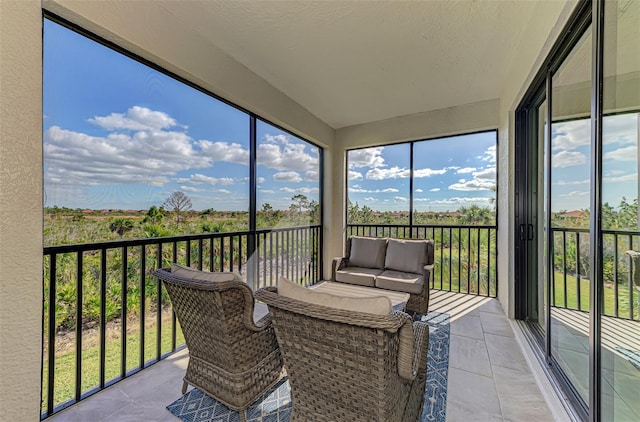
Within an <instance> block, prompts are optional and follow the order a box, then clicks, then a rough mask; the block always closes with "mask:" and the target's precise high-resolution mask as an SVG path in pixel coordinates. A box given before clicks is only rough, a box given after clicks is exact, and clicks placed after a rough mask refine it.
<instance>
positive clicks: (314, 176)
mask: <svg viewBox="0 0 640 422" xmlns="http://www.w3.org/2000/svg"><path fill="white" fill-rule="evenodd" d="M304 180H306V181H307V182H317V181H318V171H317V170H307V171H305V172H304Z"/></svg>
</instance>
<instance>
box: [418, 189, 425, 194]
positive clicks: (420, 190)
mask: <svg viewBox="0 0 640 422" xmlns="http://www.w3.org/2000/svg"><path fill="white" fill-rule="evenodd" d="M416 192H418V193H421V192H424V191H423V190H422V189H416Z"/></svg>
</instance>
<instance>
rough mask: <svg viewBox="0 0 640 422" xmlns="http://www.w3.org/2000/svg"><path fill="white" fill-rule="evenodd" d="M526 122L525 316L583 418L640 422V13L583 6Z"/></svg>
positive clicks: (519, 274)
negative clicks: (638, 421) (639, 200)
mask: <svg viewBox="0 0 640 422" xmlns="http://www.w3.org/2000/svg"><path fill="white" fill-rule="evenodd" d="M516 118H517V122H516V125H517V128H518V131H517V136H516V175H517V177H518V180H517V183H516V221H515V223H516V227H518V232H519V233H518V234H519V238H517V239H516V257H515V265H516V298H517V304H518V305H517V309H516V315H517V316H518V318H520V319H523V320H526V321H528V322H529V326H530V327H531V328H532V330H531V332H532V333H535V334H536V336H535V337H537V338H538V340H539V346H540V350H541V351H542V352H543V353H544V356H545V357H546V361H547V363H548V364H549V367H550V369H551V373H552V374H553V375H554V377H555V378H556V379H557V380H558V384H559V385H560V386H562V388H563V389H564V391H565V395H566V397H568V398H569V399H570V400H569V401H570V402H571V403H573V405H574V406H573V408H574V410H576V413H577V415H578V416H581V417H583V418H585V419H589V420H591V421H637V420H640V212H639V210H638V197H639V196H640V178H639V177H638V169H639V168H640V164H639V163H640V151H639V148H638V142H639V141H638V139H639V138H640V2H638V1H629V0H626V1H606V2H603V1H601V0H594V1H593V2H583V3H580V4H579V5H578V10H576V12H575V13H574V15H573V17H572V18H571V19H570V22H569V23H568V25H567V28H566V29H565V31H564V33H563V36H562V37H561V39H560V40H559V41H558V42H557V44H556V45H555V46H554V48H553V50H552V53H551V54H550V56H549V57H548V58H547V60H546V62H545V64H544V66H543V68H542V69H541V70H540V72H539V74H538V76H537V77H536V79H535V81H534V83H533V84H532V87H531V89H530V90H529V92H528V93H527V94H526V96H525V99H524V100H523V102H522V103H521V105H520V107H519V109H518V111H517V112H516Z"/></svg>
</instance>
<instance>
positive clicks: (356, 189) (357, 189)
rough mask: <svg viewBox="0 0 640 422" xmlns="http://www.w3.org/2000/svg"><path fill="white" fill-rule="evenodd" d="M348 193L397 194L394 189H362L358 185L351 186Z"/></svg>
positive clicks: (396, 190)
mask: <svg viewBox="0 0 640 422" xmlns="http://www.w3.org/2000/svg"><path fill="white" fill-rule="evenodd" d="M349 192H350V193H396V192H399V190H398V189H396V188H384V189H373V190H368V189H363V188H361V187H360V186H358V185H355V186H352V187H350V188H349Z"/></svg>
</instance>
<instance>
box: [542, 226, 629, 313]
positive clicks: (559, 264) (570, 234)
mask: <svg viewBox="0 0 640 422" xmlns="http://www.w3.org/2000/svg"><path fill="white" fill-rule="evenodd" d="M551 232H552V236H553V243H552V245H551V248H552V250H551V254H552V255H553V257H554V259H553V267H554V268H553V272H552V277H551V283H550V284H551V291H552V292H553V294H552V295H551V305H552V306H555V307H559V308H567V309H575V310H581V311H589V304H590V296H589V295H590V289H589V284H590V269H589V257H590V253H589V229H576V228H561V227H554V228H552V229H551ZM602 245H603V248H602V259H603V262H602V268H603V281H604V286H603V292H604V295H603V300H604V306H603V310H604V315H608V316H614V317H617V318H624V319H630V320H636V321H638V320H640V308H639V304H638V299H639V296H640V292H638V291H637V290H636V289H635V288H634V286H633V277H632V273H631V271H632V266H631V258H630V257H629V256H628V255H627V254H626V253H625V251H627V250H630V249H635V250H638V248H639V245H640V232H635V231H622V230H603V231H602Z"/></svg>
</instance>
